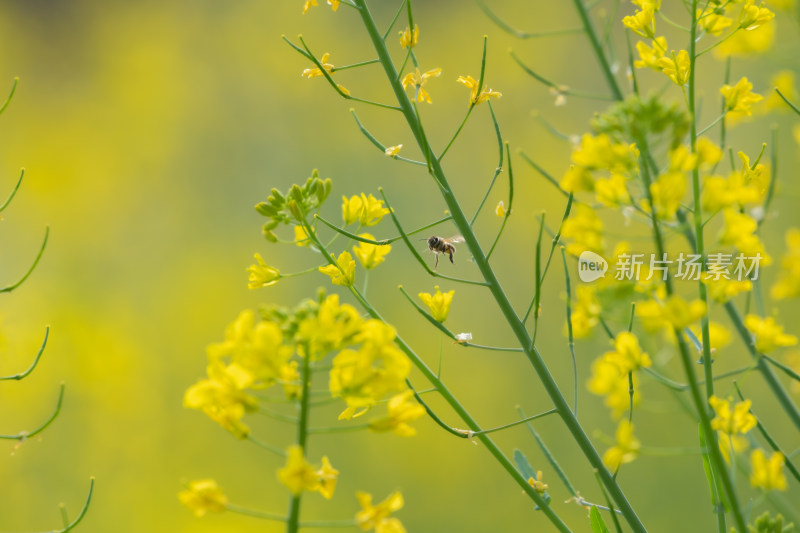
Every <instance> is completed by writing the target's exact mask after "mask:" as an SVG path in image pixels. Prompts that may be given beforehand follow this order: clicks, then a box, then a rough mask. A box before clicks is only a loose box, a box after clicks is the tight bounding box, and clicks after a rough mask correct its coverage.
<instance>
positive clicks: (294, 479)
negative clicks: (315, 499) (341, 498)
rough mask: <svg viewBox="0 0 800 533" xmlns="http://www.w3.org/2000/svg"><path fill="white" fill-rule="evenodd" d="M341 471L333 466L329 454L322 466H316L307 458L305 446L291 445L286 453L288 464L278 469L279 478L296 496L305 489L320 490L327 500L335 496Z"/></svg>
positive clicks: (323, 459) (324, 457)
mask: <svg viewBox="0 0 800 533" xmlns="http://www.w3.org/2000/svg"><path fill="white" fill-rule="evenodd" d="M338 477H339V471H338V470H336V469H335V468H333V466H331V462H330V461H329V460H328V457H327V456H323V457H322V466H321V467H319V468H314V467H313V466H311V464H310V463H309V462H308V461H307V460H306V458H305V455H304V453H303V448H302V447H300V446H297V445H294V446H290V447H289V449H288V450H287V453H286V466H284V467H283V468H281V469H280V470H278V480H279V481H280V482H281V483H283V485H284V486H286V488H288V489H289V491H291V493H292V494H294V495H295V496H297V495H299V494H300V493H301V492H303V491H309V492H319V493H320V494H322V496H323V497H324V498H325V499H326V500H330V499H331V498H333V493H334V491H335V490H336V481H337V479H338Z"/></svg>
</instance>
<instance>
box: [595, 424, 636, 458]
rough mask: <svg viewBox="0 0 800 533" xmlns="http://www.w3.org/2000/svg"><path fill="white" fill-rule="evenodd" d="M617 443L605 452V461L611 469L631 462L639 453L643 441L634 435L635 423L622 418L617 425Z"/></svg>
mask: <svg viewBox="0 0 800 533" xmlns="http://www.w3.org/2000/svg"><path fill="white" fill-rule="evenodd" d="M616 437H617V444H616V445H615V446H612V447H611V448H609V449H608V450H606V453H604V454H603V462H604V463H605V464H606V466H607V467H608V468H609V469H611V470H616V469H618V468H619V467H620V466H621V465H623V464H626V463H630V462H632V461H633V460H634V459H636V456H637V455H639V448H641V443H640V442H639V439H637V438H636V437H634V436H633V424H631V423H630V422H628V421H627V420H621V421H620V423H619V426H618V427H617V435H616Z"/></svg>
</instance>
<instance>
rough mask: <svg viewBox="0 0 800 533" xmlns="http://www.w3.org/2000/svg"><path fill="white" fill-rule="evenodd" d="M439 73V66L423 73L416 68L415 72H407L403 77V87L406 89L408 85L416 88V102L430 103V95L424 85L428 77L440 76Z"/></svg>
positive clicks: (440, 70) (440, 71)
mask: <svg viewBox="0 0 800 533" xmlns="http://www.w3.org/2000/svg"><path fill="white" fill-rule="evenodd" d="M441 74H442V69H440V68H434V69H431V70H428V71H426V72H424V73H421V72H420V71H419V69H416V71H415V72H409V73H408V74H406V75H405V76H404V77H403V81H402V83H403V89H407V88H408V86H409V85H410V86H412V87H414V89H415V90H416V93H415V98H416V100H417V102H428V103H429V104H430V103H432V101H431V95H430V94H428V91H426V90H425V89H424V86H425V84H426V83H427V81H428V80H429V79H430V78H436V77H438V76H441Z"/></svg>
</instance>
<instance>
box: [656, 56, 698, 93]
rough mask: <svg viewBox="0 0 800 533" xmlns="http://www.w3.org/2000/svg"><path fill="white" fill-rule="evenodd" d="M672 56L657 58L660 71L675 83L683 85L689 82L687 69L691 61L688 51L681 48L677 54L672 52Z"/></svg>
mask: <svg viewBox="0 0 800 533" xmlns="http://www.w3.org/2000/svg"><path fill="white" fill-rule="evenodd" d="M672 55H673V57H662V58H661V59H659V60H658V66H660V67H661V72H663V73H664V74H666V75H667V77H668V78H669V79H671V80H672V82H673V83H674V84H675V85H679V86H683V85H686V83H688V82H689V70H690V68H691V61H690V59H689V52H687V51H686V50H681V51H679V52H678V53H677V54H675V52H674V51H673V52H672Z"/></svg>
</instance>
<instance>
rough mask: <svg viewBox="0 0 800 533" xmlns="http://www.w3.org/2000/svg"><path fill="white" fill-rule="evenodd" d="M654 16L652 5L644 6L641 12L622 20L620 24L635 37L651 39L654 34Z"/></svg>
mask: <svg viewBox="0 0 800 533" xmlns="http://www.w3.org/2000/svg"><path fill="white" fill-rule="evenodd" d="M654 14H655V7H654V6H653V5H652V4H645V5H643V6H642V9H641V11H637V12H636V13H634V14H633V15H629V16H627V17H625V18H623V19H622V23H623V24H624V25H625V26H627V27H628V28H630V29H631V30H633V32H634V33H636V34H637V35H641V36H642V37H646V38H648V39H652V38H653V37H655V32H656V21H655V18H654Z"/></svg>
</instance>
